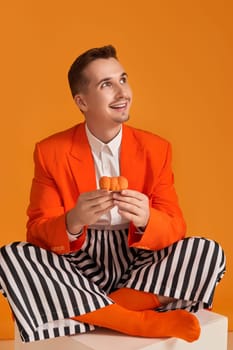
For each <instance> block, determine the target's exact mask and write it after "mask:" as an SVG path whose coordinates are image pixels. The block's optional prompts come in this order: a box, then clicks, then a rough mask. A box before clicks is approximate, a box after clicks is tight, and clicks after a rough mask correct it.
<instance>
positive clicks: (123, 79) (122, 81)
mask: <svg viewBox="0 0 233 350" xmlns="http://www.w3.org/2000/svg"><path fill="white" fill-rule="evenodd" d="M120 83H121V84H125V83H127V77H126V76H124V77H122V78H121V80H120Z"/></svg>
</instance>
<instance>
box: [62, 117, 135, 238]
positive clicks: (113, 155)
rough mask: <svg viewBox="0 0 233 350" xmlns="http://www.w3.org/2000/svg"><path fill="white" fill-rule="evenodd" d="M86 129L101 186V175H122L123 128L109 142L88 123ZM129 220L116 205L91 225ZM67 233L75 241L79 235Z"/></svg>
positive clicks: (115, 223) (121, 223)
mask: <svg viewBox="0 0 233 350" xmlns="http://www.w3.org/2000/svg"><path fill="white" fill-rule="evenodd" d="M85 130H86V135H87V139H88V142H89V144H90V147H91V152H92V156H93V159H94V164H95V175H96V186H97V188H99V179H100V178H101V176H120V164H119V156H120V148H121V140H122V128H121V130H120V131H119V133H118V134H117V135H116V137H114V139H113V140H111V141H110V142H108V143H107V144H106V143H103V142H102V141H100V140H99V139H97V138H96V137H95V136H94V135H93V134H92V133H91V132H90V130H89V129H88V127H87V124H85ZM128 222H129V221H127V220H126V219H124V218H123V217H122V216H121V215H120V214H119V213H118V208H117V207H114V208H112V209H111V210H110V211H109V212H108V213H106V214H104V215H102V216H101V217H100V218H99V219H98V221H97V222H96V223H95V224H94V225H92V226H91V227H102V228H105V227H106V228H108V227H109V226H115V225H117V226H118V225H121V226H123V225H125V226H127V224H128ZM67 233H68V236H69V240H70V241H74V240H75V239H77V237H78V236H79V234H77V235H74V234H72V235H71V234H69V232H67ZM80 234H81V233H80Z"/></svg>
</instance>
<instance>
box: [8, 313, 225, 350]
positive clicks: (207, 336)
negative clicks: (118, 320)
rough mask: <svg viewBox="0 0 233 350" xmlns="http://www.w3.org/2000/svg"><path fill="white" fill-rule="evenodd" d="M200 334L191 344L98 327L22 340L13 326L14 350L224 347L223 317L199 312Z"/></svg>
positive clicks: (217, 349)
mask: <svg viewBox="0 0 233 350" xmlns="http://www.w3.org/2000/svg"><path fill="white" fill-rule="evenodd" d="M196 315H197V317H198V318H199V320H200V324H201V336H200V338H199V339H198V340H197V341H196V342H193V343H187V342H186V341H183V340H180V339H176V338H163V339H162V338H157V339H151V338H139V337H130V336H126V335H122V334H119V333H117V332H113V331H108V330H106V329H98V330H96V331H93V332H90V333H85V334H79V335H75V336H71V337H60V338H55V339H50V340H43V341H36V342H32V343H23V342H22V341H21V340H20V338H19V334H18V331H17V329H16V332H15V333H16V334H15V348H14V349H15V350H63V349H66V350H189V349H190V350H227V318H226V317H225V316H222V315H219V314H216V313H213V312H210V311H199V312H198V313H197V314H196Z"/></svg>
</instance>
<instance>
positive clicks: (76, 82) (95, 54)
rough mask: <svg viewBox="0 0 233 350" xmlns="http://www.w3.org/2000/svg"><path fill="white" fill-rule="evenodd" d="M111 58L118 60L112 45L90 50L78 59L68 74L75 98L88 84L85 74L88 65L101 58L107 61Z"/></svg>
mask: <svg viewBox="0 0 233 350" xmlns="http://www.w3.org/2000/svg"><path fill="white" fill-rule="evenodd" d="M111 57H113V58H115V59H117V53H116V49H115V48H114V47H113V46H112V45H107V46H103V47H99V48H93V49H90V50H88V51H86V52H84V53H83V54H81V55H80V56H78V57H77V58H76V60H75V61H74V63H73V64H72V65H71V67H70V70H69V72H68V80H69V85H70V89H71V93H72V96H73V97H74V96H75V95H76V94H77V93H79V92H80V91H81V90H82V89H84V88H85V87H86V86H87V84H88V80H87V78H86V77H85V76H84V74H83V71H84V69H85V68H86V67H87V65H88V64H89V63H91V62H92V61H95V60H97V59H99V58H106V59H107V58H111Z"/></svg>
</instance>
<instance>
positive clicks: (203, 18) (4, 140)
mask: <svg viewBox="0 0 233 350" xmlns="http://www.w3.org/2000/svg"><path fill="white" fill-rule="evenodd" d="M232 17H233V5H232V1H231V0H228V1H225V0H222V1H221V2H219V1H215V0H210V1H208V0H193V1H186V0H183V1H180V0H178V1H172V0H171V1H166V0H165V1H159V0H150V1H149V0H144V1H143V2H141V1H133V0H132V1H127V0H118V1H117V2H111V1H107V0H106V1H105V0H98V1H90V0H89V1H83V2H80V1H78V0H66V1H53V0H51V1H45V0H42V1H31V0H22V1H16V0H13V1H8V2H7V1H4V2H2V3H1V12H0V33H1V34H0V35H1V38H0V39H1V40H0V42H1V65H0V69H1V111H2V112H1V138H0V152H1V153H0V156H1V175H0V183H1V204H0V205H1V209H0V210H1V225H2V229H1V237H0V245H3V244H6V243H9V242H11V241H15V240H23V239H24V238H25V222H26V215H25V210H26V207H27V204H28V196H29V190H30V185H31V179H32V174H33V163H32V152H33V148H34V144H35V142H36V141H38V140H40V139H41V138H43V137H45V136H47V135H49V134H51V133H54V132H56V131H60V130H62V129H65V128H68V127H70V126H71V125H73V124H75V123H76V122H79V121H81V120H82V116H81V114H80V113H79V111H78V109H77V108H76V107H75V104H74V103H73V102H72V99H71V95H70V92H69V88H68V84H67V79H66V74H67V70H68V68H69V66H70V64H71V62H72V61H73V60H74V59H75V58H76V56H77V55H78V54H80V53H81V52H83V51H84V50H86V49H89V48H90V47H95V46H102V45H104V44H109V43H112V44H113V45H114V46H116V48H117V49H118V53H119V58H120V60H121V62H122V64H123V65H124V67H125V69H126V71H127V72H128V74H129V77H130V82H131V85H132V88H133V90H134V103H133V108H132V113H131V120H130V124H131V125H134V126H136V127H140V128H143V129H147V130H151V131H153V132H155V133H158V134H160V135H162V136H163V137H165V138H167V139H169V140H170V141H171V142H172V144H173V150H174V152H173V156H174V170H175V175H176V188H177V192H178V194H179V198H180V204H181V206H182V208H183V211H184V214H185V217H186V219H187V223H188V234H189V235H192V234H199V235H203V236H206V237H211V238H212V239H215V240H217V241H219V242H220V243H221V244H222V246H223V248H224V249H225V252H226V254H227V258H228V272H227V274H226V277H225V278H224V280H223V282H222V283H221V284H220V285H219V286H218V288H217V292H216V296H215V303H214V311H216V312H219V313H223V314H225V315H227V316H228V317H229V328H230V329H231V330H233V300H232V293H233V279H232V277H231V275H232V273H233V268H232V265H233V254H232V238H231V236H232V234H233V220H232V217H233V214H232V213H233V206H232V201H233V187H232V181H233V165H232V159H233V156H232V152H233V136H232V131H233V128H232V126H233V122H232V112H233V104H232V92H233V65H232V63H233V47H232V45H233V25H232V23H233V18H232ZM0 310H1V314H0V338H10V337H12V336H13V326H12V320H11V317H10V311H9V308H8V306H7V303H6V300H5V299H4V298H3V297H1V298H0Z"/></svg>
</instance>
